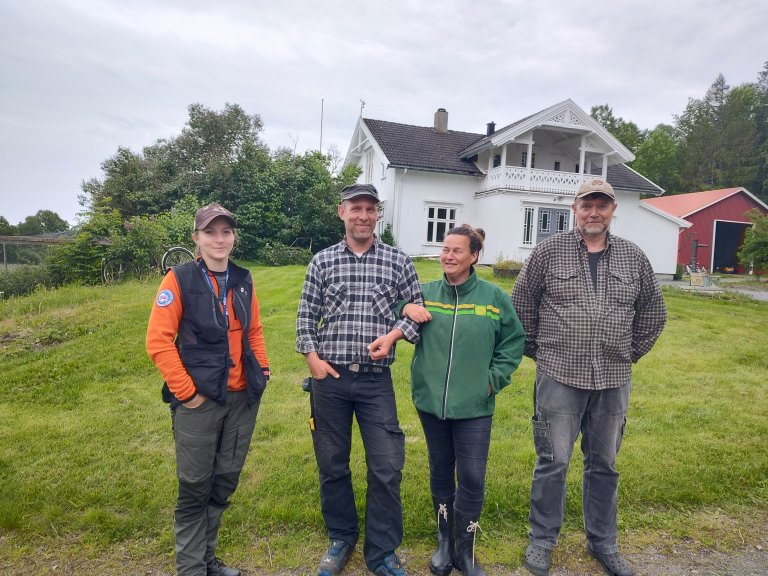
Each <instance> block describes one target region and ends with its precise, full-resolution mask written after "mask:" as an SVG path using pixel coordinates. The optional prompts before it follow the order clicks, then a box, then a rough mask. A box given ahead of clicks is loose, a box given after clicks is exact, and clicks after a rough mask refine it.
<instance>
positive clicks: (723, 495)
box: [0, 262, 768, 574]
mask: <svg viewBox="0 0 768 576" xmlns="http://www.w3.org/2000/svg"><path fill="white" fill-rule="evenodd" d="M417 267H418V270H419V274H420V277H421V278H422V279H423V280H429V279H433V278H435V277H437V276H438V275H439V273H440V270H439V265H438V264H437V263H434V262H419V263H418V264H417ZM253 270H254V277H255V280H256V284H257V292H258V294H259V298H260V301H261V306H262V317H263V322H264V325H265V329H266V332H265V333H266V338H267V345H268V350H269V355H270V359H271V367H272V371H273V379H272V381H271V382H270V386H269V388H268V392H267V394H266V395H265V398H264V401H263V404H262V406H261V411H260V415H259V420H258V424H257V430H256V433H255V436H254V441H253V445H252V450H251V454H250V456H249V459H248V462H247V464H246V468H245V470H244V472H243V476H242V479H241V485H240V488H239V489H238V492H237V493H236V495H235V498H234V505H233V506H232V508H231V509H230V511H228V513H227V516H226V518H225V524H224V527H223V529H222V534H221V544H220V546H221V551H222V555H223V556H224V557H225V558H226V559H227V560H231V561H232V562H233V563H236V564H239V565H240V566H242V567H245V568H248V569H250V570H251V571H252V572H254V573H265V572H272V573H277V572H280V571H285V572H290V573H299V574H304V573H307V574H309V573H313V572H314V570H315V566H316V561H317V558H318V557H319V555H320V553H321V551H322V550H323V548H324V546H325V544H326V540H325V535H324V531H323V524H322V518H321V516H320V512H319V505H318V488H317V472H316V466H315V461H314V456H313V453H312V448H311V439H310V436H309V430H308V426H307V418H308V412H309V410H308V397H307V395H306V394H305V393H304V392H302V391H301V389H300V383H301V381H302V379H303V378H304V376H305V375H306V368H305V365H304V362H303V359H302V358H301V356H299V355H298V354H296V353H295V352H294V322H295V313H296V307H297V302H298V298H299V293H300V290H301V282H302V279H303V274H304V269H303V267H298V266H296V267H284V268H260V267H255V268H253ZM481 273H482V274H483V275H485V276H487V277H488V276H490V274H489V270H482V271H481ZM499 283H500V284H501V285H502V286H503V287H504V288H505V290H510V289H511V284H512V281H509V280H507V281H500V282H499ZM155 290H156V285H155V284H154V283H139V282H132V283H128V284H123V285H116V286H110V287H66V288H62V289H59V290H50V291H39V292H36V293H34V294H32V295H30V296H27V297H23V298H13V299H10V300H7V301H4V302H0V568H3V569H4V570H7V573H10V574H16V573H19V574H21V573H24V574H38V573H39V574H48V573H55V572H54V571H53V569H52V568H51V567H52V566H54V565H56V566H58V567H59V572H58V573H68V572H67V571H66V570H67V569H66V568H65V569H64V571H62V568H61V567H67V566H69V567H70V568H68V569H69V570H71V571H72V572H71V573H75V572H77V573H81V574H97V573H98V574H149V573H152V574H156V573H171V572H172V566H173V555H172V549H173V543H172V535H171V518H172V510H173V502H174V498H175V471H174V452H173V440H172V436H171V431H170V418H169V416H168V409H167V406H166V405H164V404H163V403H162V402H161V401H160V384H161V381H160V377H159V375H158V373H157V371H156V370H155V368H154V366H152V364H151V363H150V361H149V359H148V358H147V356H146V354H145V352H144V332H145V328H146V320H147V317H148V315H149V310H150V306H151V303H152V300H153V297H154V293H155ZM665 299H666V301H667V305H668V308H669V316H670V321H669V325H668V327H667V329H666V330H665V331H664V333H663V334H662V336H661V338H660V340H659V342H658V344H657V346H656V347H655V348H654V350H653V351H652V352H651V353H650V354H649V355H648V356H647V357H646V358H644V359H643V360H642V361H641V363H640V364H639V365H638V366H637V367H636V369H635V372H634V388H633V392H632V400H631V407H630V414H629V423H628V429H627V436H626V438H625V441H624V445H623V448H622V452H621V455H620V464H619V465H620V469H621V472H622V482H621V486H620V495H619V496H620V528H621V531H622V534H621V538H622V542H625V543H626V544H627V545H628V546H630V547H631V546H633V545H638V546H639V545H642V544H643V543H644V542H647V541H648V539H649V538H652V537H653V535H660V534H663V535H665V537H666V538H672V539H675V538H678V539H686V540H690V539H693V540H697V541H700V542H702V543H705V544H708V545H715V546H723V547H727V546H729V545H735V544H738V543H740V542H741V543H743V542H744V540H743V538H744V536H745V535H744V534H741V535H740V536H739V538H736V537H735V536H734V534H736V531H740V529H741V528H740V527H743V526H746V525H748V524H749V523H750V522H752V523H754V519H755V517H758V518H766V517H768V516H766V511H767V510H768V503H767V502H768V419H767V418H766V414H767V413H768V400H767V399H766V398H768V304H765V303H759V302H753V301H751V300H749V299H747V298H743V297H739V296H730V295H725V296H716V297H702V296H699V295H695V294H688V293H683V292H679V291H675V290H668V291H666V292H665ZM411 354H412V347H411V346H410V345H408V344H401V345H400V347H399V350H398V361H397V362H396V364H395V366H394V380H395V382H396V388H397V394H398V399H399V404H400V417H401V423H402V426H403V428H404V430H405V432H406V436H407V460H406V467H405V470H404V481H403V486H402V492H403V501H404V508H405V534H406V536H405V541H404V543H403V556H404V558H405V560H406V563H407V565H408V566H409V568H410V570H411V572H412V573H413V574H421V573H425V571H424V570H423V567H424V564H425V561H426V558H427V557H428V554H429V550H430V547H431V546H432V538H433V527H434V522H433V518H432V514H431V510H430V507H431V503H430V497H429V485H428V474H427V457H426V447H425V444H424V438H423V435H422V433H421V429H420V425H419V423H418V418H417V417H416V413H415V410H414V408H413V406H412V404H411V402H410V391H409V383H408V364H409V361H410V357H411ZM533 373H534V366H533V363H532V362H530V361H529V360H525V361H524V362H523V364H522V365H521V367H520V369H519V370H518V371H517V372H516V373H515V375H514V376H513V383H512V386H510V387H509V388H507V389H506V390H505V391H504V392H503V394H502V395H501V397H500V399H499V401H498V403H497V412H496V416H495V419H494V429H493V440H492V445H491V456H490V464H489V471H488V485H487V500H486V506H485V511H484V514H483V517H482V522H481V526H482V532H481V535H480V537H479V540H478V546H479V548H478V554H479V555H480V557H481V558H482V559H483V560H484V562H485V563H486V564H488V565H490V566H492V567H493V566H496V567H505V568H504V569H509V568H513V567H515V566H519V564H520V557H521V550H522V548H523V547H524V543H525V541H526V532H527V514H528V492H529V488H530V477H531V472H532V469H533V462H534V451H533V446H532V441H531V438H530V425H529V418H530V410H531V408H530V407H531V385H532V381H533ZM355 442H356V445H355V447H354V449H353V462H352V468H353V474H354V482H355V484H356V486H357V487H358V504H359V510H360V513H361V517H362V510H363V506H364V496H363V495H364V490H363V488H364V485H365V464H364V459H363V451H362V448H361V445H360V442H359V438H356V440H355ZM576 454H577V455H576V456H575V457H574V460H573V465H572V469H571V472H570V484H569V492H568V510H567V516H566V522H565V526H564V531H563V532H564V534H563V536H564V540H563V541H564V545H563V548H564V549H565V550H578V549H580V548H579V546H580V544H578V542H581V544H583V540H580V538H581V533H582V527H581V498H580V481H579V476H580V471H581V464H580V461H579V457H578V450H576ZM713 518H721V519H723V520H722V521H713V520H712V519H713ZM746 537H747V538H748V537H749V535H748V534H747V535H746ZM556 558H558V557H556ZM560 560H561V561H563V562H566V563H567V561H568V560H567V559H565V558H560ZM73 566H77V570H75V569H74V568H72V567H73ZM351 569H352V571H354V570H358V573H363V572H364V571H363V569H362V564H361V562H360V560H359V555H357V557H356V561H355V563H354V564H353V565H352V568H351ZM153 570H155V571H153ZM489 572H491V573H492V572H493V570H492V569H491V570H489Z"/></svg>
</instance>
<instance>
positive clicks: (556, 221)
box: [536, 208, 571, 244]
mask: <svg viewBox="0 0 768 576" xmlns="http://www.w3.org/2000/svg"><path fill="white" fill-rule="evenodd" d="M570 223H571V211H570V210H562V209H559V208H539V226H538V230H537V232H536V243H537V244H538V243H539V242H541V241H542V240H544V239H545V238H549V237H550V236H552V235H553V234H557V233H558V232H567V231H568V230H569V229H570Z"/></svg>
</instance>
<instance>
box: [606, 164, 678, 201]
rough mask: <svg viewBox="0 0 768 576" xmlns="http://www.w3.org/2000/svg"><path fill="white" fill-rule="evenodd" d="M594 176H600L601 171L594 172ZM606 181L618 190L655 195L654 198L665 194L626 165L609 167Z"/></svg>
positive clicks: (661, 189)
mask: <svg viewBox="0 0 768 576" xmlns="http://www.w3.org/2000/svg"><path fill="white" fill-rule="evenodd" d="M592 174H597V175H600V170H593V171H592ZM606 180H608V183H609V184H610V185H611V186H613V187H614V188H615V189H617V190H627V191H631V192H640V193H641V194H653V195H654V196H658V195H659V194H663V193H664V189H663V188H659V187H658V186H657V185H656V184H654V183H653V182H651V181H650V180H648V178H646V177H645V176H643V175H642V174H639V173H637V172H635V171H634V170H632V168H630V167H629V166H627V165H626V164H612V165H610V166H608V172H607V174H606Z"/></svg>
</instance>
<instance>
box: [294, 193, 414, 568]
mask: <svg viewBox="0 0 768 576" xmlns="http://www.w3.org/2000/svg"><path fill="white" fill-rule="evenodd" d="M378 202H379V196H378V192H377V191H376V188H374V187H373V186H372V185H370V184H353V185H351V186H347V187H346V188H344V190H343V191H342V202H341V205H340V206H339V217H340V218H341V219H342V220H343V221H344V227H345V229H346V235H345V237H344V239H343V240H342V241H341V242H340V243H338V244H336V245H334V246H331V247H329V248H326V249H325V250H322V251H320V252H318V253H317V254H315V256H314V258H313V259H312V262H310V264H309V268H308V269H307V275H306V279H305V281H304V289H303V291H302V294H301V302H300V305H299V314H298V319H297V330H296V332H297V338H296V349H297V351H298V352H300V353H302V354H304V358H305V360H306V362H307V366H308V367H309V371H310V373H311V375H312V378H313V384H312V389H311V404H312V420H311V428H312V440H313V443H314V447H315V457H316V459H317V465H318V468H319V470H320V504H321V508H322V512H323V518H324V520H325V524H326V528H327V530H328V535H329V536H330V545H329V547H328V550H327V551H326V553H325V554H324V555H323V558H322V559H321V560H320V566H319V568H318V574H319V576H335V575H336V574H338V573H339V572H341V570H343V568H344V566H345V565H346V563H347V560H348V558H349V555H350V554H351V552H352V550H353V548H354V546H355V543H356V542H357V539H358V535H359V527H358V523H357V510H356V508H355V496H354V492H353V488H352V478H351V473H350V469H349V456H350V448H351V442H352V415H353V414H354V415H355V416H356V417H357V423H358V426H359V427H360V434H361V436H362V439H363V445H364V447H365V459H366V464H367V465H368V492H367V498H366V509H365V517H366V521H365V544H364V546H363V555H364V557H365V563H366V565H367V566H368V568H369V569H370V570H371V571H372V572H374V573H375V574H377V575H378V576H405V570H404V569H403V567H402V565H401V564H400V560H399V559H398V557H397V555H396V553H395V550H396V548H397V547H398V546H399V545H400V542H401V540H402V537H403V510H402V503H401V501H400V482H401V479H402V468H403V463H404V461H405V436H404V434H403V432H402V430H401V429H400V424H399V422H398V419H397V407H396V405H395V393H394V390H393V388H392V378H391V376H390V372H389V365H390V364H392V362H393V361H394V359H395V346H394V344H395V341H397V340H399V339H401V338H406V339H408V340H409V341H413V339H414V338H415V337H416V336H417V335H418V326H417V324H415V323H414V322H412V321H411V320H409V319H407V318H402V319H399V318H396V317H395V314H394V308H395V305H396V304H397V303H398V301H401V300H403V301H406V302H415V303H417V304H420V305H421V304H423V299H422V296H421V289H420V288H419V282H418V278H417V276H416V270H415V269H414V267H413V263H412V262H411V260H410V259H409V258H408V256H406V255H405V254H403V253H402V252H400V251H399V250H397V249H395V248H392V247H391V246H387V245H386V244H384V243H382V242H380V241H379V240H378V238H376V236H375V235H374V233H373V231H374V227H375V226H376V221H377V219H378Z"/></svg>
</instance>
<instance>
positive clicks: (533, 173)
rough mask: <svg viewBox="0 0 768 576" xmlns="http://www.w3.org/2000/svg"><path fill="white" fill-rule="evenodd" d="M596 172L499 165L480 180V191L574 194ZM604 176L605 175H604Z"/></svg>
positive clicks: (593, 176)
mask: <svg viewBox="0 0 768 576" xmlns="http://www.w3.org/2000/svg"><path fill="white" fill-rule="evenodd" d="M595 177H596V175H594V174H581V173H578V172H561V171H559V170H541V169H539V168H525V167H519V166H498V167H496V168H491V169H490V170H488V173H487V174H486V175H485V177H484V178H483V179H482V181H481V182H480V189H479V192H489V191H491V190H522V191H526V192H527V191H531V192H547V193H550V194H559V195H568V196H574V195H575V194H576V190H578V188H579V186H581V184H582V182H584V180H586V179H587V178H595ZM603 177H604V176H603Z"/></svg>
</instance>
